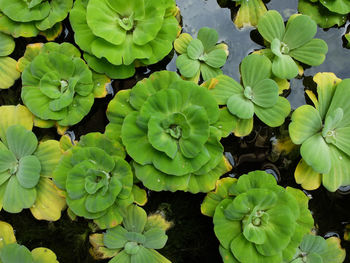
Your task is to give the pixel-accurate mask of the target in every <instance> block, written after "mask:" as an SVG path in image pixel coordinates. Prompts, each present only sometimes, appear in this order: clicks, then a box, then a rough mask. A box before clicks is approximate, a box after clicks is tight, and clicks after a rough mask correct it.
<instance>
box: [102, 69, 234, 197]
mask: <svg viewBox="0 0 350 263" xmlns="http://www.w3.org/2000/svg"><path fill="white" fill-rule="evenodd" d="M107 117H108V119H109V120H110V124H109V125H108V126H107V128H106V133H107V134H108V136H111V137H114V138H116V139H118V140H121V141H122V142H123V144H124V146H125V148H126V151H127V153H128V154H129V155H130V156H131V158H132V159H133V160H134V162H133V165H134V169H135V175H136V177H137V178H138V179H139V180H141V181H142V183H143V184H144V185H145V186H146V187H147V188H149V189H151V190H155V191H162V190H170V191H177V190H182V191H189V192H192V193H197V192H208V191H210V190H211V189H213V188H214V186H215V181H216V180H217V179H218V178H219V177H220V176H221V175H222V174H224V173H225V172H227V170H228V169H229V167H228V166H227V164H226V162H225V159H224V157H223V154H222V153H223V147H222V145H221V144H220V138H221V131H220V130H219V129H218V128H216V127H215V123H216V122H217V121H218V119H219V107H218V105H217V103H216V101H215V99H214V97H213V96H212V95H211V94H210V93H209V91H208V90H207V89H206V88H204V87H200V86H198V85H196V84H195V83H193V82H190V81H185V80H181V79H180V77H179V76H178V75H177V74H176V73H175V72H170V71H161V72H156V73H153V74H152V75H151V76H150V77H149V78H148V79H144V80H142V81H139V82H138V83H137V84H136V85H135V86H134V87H133V88H132V89H131V90H122V91H119V92H118V93H117V95H116V96H115V98H114V99H113V100H112V101H111V102H110V104H109V106H108V110H107Z"/></svg>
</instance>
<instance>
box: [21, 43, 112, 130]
mask: <svg viewBox="0 0 350 263" xmlns="http://www.w3.org/2000/svg"><path fill="white" fill-rule="evenodd" d="M80 55H81V54H80V51H79V50H78V49H77V48H76V47H74V46H73V45H72V44H69V43H62V44H57V43H46V44H44V45H42V44H41V43H37V44H34V45H31V46H28V47H27V50H26V53H25V55H24V57H23V58H21V59H20V60H19V62H18V65H17V67H18V68H19V69H20V70H21V71H23V73H22V86H23V87H22V93H21V97H22V100H23V103H24V104H25V105H26V106H27V107H28V109H29V110H30V111H31V112H32V113H33V114H34V115H35V116H36V117H37V118H38V119H39V120H40V121H41V122H44V123H45V124H42V125H41V127H43V128H44V127H45V128H46V127H50V126H53V125H55V124H56V125H57V126H59V127H67V126H71V125H74V124H76V123H78V122H80V121H81V120H82V119H83V118H84V117H85V116H86V115H87V114H88V113H89V111H90V109H91V107H92V105H93V103H94V98H95V97H103V96H105V95H106V94H107V92H105V89H104V85H103V83H102V82H101V81H100V79H99V78H101V76H100V75H98V74H95V73H93V72H92V71H91V70H90V69H89V67H88V66H87V65H86V63H85V62H84V61H83V60H82V59H81V58H80ZM102 77H103V76H102ZM101 84H102V85H101ZM101 88H102V89H101ZM39 120H38V122H39ZM39 126H40V125H39ZM60 133H62V132H60Z"/></svg>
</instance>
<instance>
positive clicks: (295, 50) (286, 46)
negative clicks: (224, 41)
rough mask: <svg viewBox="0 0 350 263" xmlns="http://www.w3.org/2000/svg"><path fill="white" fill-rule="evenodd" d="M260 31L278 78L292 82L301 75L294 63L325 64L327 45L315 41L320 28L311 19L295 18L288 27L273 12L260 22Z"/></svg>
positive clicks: (290, 20) (320, 40) (274, 72)
mask: <svg viewBox="0 0 350 263" xmlns="http://www.w3.org/2000/svg"><path fill="white" fill-rule="evenodd" d="M258 31H259V33H260V34H261V35H262V37H263V38H264V39H265V40H266V41H267V42H268V43H269V48H268V49H267V51H269V52H272V54H271V55H272V56H271V61H272V73H273V74H274V75H275V76H276V77H278V78H281V79H291V78H294V77H296V76H297V75H298V65H297V64H296V62H295V61H294V60H297V61H299V62H302V63H304V64H307V65H310V66H318V65H320V64H322V62H323V61H324V60H325V57H326V53H327V51H328V46H327V43H326V42H325V41H324V40H322V39H317V38H315V39H314V38H313V37H314V36H315V35H316V32H317V25H316V23H315V22H314V21H313V20H312V19H311V18H310V17H308V16H305V15H293V16H291V17H290V18H289V20H288V22H287V25H286V26H285V25H284V22H283V18H282V16H281V15H280V14H279V13H278V12H277V11H275V10H271V11H268V12H267V13H266V14H265V15H264V16H263V17H261V19H260V20H259V24H258Z"/></svg>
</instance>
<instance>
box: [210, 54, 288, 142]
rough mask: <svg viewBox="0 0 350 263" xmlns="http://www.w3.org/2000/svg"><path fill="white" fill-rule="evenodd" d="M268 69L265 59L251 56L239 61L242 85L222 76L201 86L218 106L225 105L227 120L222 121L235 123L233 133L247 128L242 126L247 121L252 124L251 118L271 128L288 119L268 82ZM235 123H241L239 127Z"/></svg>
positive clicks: (282, 102)
mask: <svg viewBox="0 0 350 263" xmlns="http://www.w3.org/2000/svg"><path fill="white" fill-rule="evenodd" d="M271 68H272V63H271V62H270V60H269V59H268V58H266V57H265V56H261V55H255V54H253V55H249V56H247V57H245V58H244V59H243V61H242V64H241V76H242V85H240V84H239V83H238V82H236V81H235V80H234V79H232V78H230V77H228V76H225V75H220V76H217V77H216V78H214V79H212V80H211V81H210V82H208V83H206V84H204V86H206V87H207V88H208V89H209V92H211V94H213V96H214V97H215V99H216V101H217V103H218V104H219V105H227V109H228V111H229V112H230V113H231V118H230V117H229V116H227V117H225V119H227V121H229V120H230V121H231V122H236V123H237V124H236V127H235V130H238V129H239V127H240V126H243V127H247V126H246V124H245V123H246V122H248V121H251V122H253V116H254V114H256V115H257V116H258V118H259V119H260V120H262V121H263V122H264V123H266V124H267V125H269V126H271V127H277V126H279V125H281V124H282V123H283V122H284V119H285V118H286V117H287V116H288V114H289V112H290V104H289V102H288V100H287V99H285V98H283V97H280V96H279V95H278V94H279V91H278V86H277V83H276V82H275V81H274V80H272V79H271ZM232 116H233V117H232ZM229 118H230V119H229ZM237 119H238V120H242V121H243V122H240V123H239V122H238V121H237ZM251 129H252V126H248V127H247V129H245V132H244V135H247V134H249V133H250V132H251Z"/></svg>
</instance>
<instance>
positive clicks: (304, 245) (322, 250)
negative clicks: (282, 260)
mask: <svg viewBox="0 0 350 263" xmlns="http://www.w3.org/2000/svg"><path fill="white" fill-rule="evenodd" d="M344 260H345V249H343V248H342V247H341V245H340V239H339V238H337V237H330V238H327V239H326V240H325V239H324V238H323V237H320V236H314V235H310V234H308V235H305V236H304V238H303V241H302V242H301V244H300V246H299V249H298V251H297V253H296V255H295V256H294V259H293V260H292V261H290V262H289V263H326V262H333V263H342V262H344Z"/></svg>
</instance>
